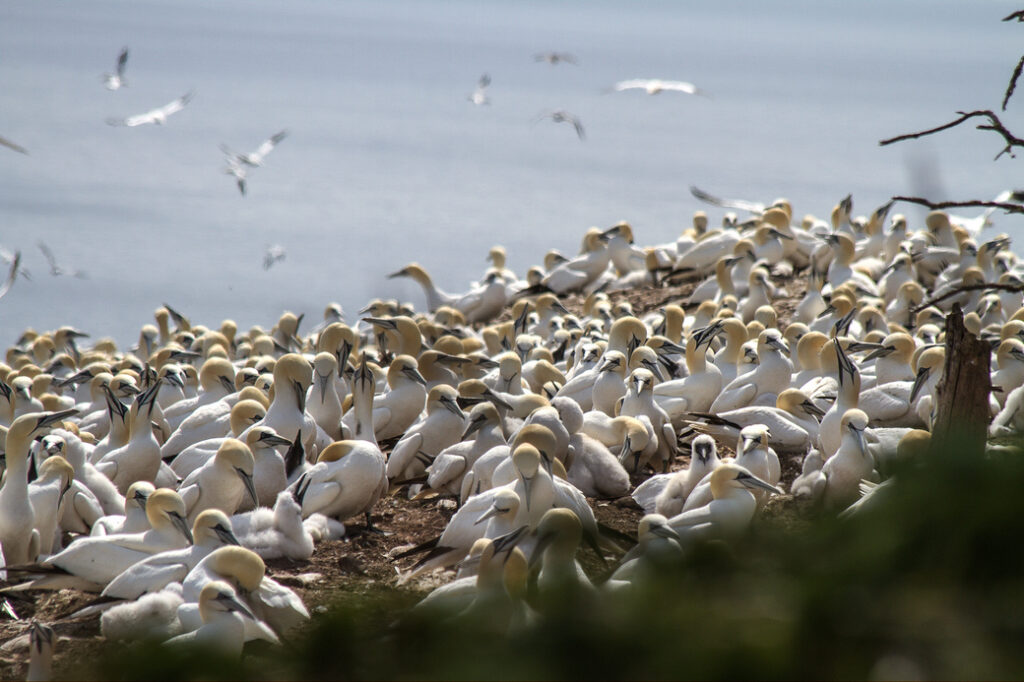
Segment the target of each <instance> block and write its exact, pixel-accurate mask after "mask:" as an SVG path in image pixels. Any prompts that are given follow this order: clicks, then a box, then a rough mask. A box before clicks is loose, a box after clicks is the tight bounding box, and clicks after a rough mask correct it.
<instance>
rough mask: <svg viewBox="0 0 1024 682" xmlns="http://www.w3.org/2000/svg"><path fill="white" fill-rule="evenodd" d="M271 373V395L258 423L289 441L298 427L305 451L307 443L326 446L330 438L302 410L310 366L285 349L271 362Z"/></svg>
mask: <svg viewBox="0 0 1024 682" xmlns="http://www.w3.org/2000/svg"><path fill="white" fill-rule="evenodd" d="M273 373H274V399H273V401H272V402H271V403H270V407H268V408H267V414H266V416H264V417H263V419H262V420H261V421H260V422H258V424H260V425H261V426H267V427H270V428H272V429H274V432H275V433H277V435H279V436H281V437H282V438H287V439H288V440H289V441H294V440H295V439H296V438H297V437H298V434H299V432H300V431H301V432H302V434H303V436H304V438H305V439H306V441H305V442H304V445H305V446H306V447H307V451H308V449H309V446H311V445H315V446H316V447H317V448H318V449H319V450H322V449H323V448H325V447H327V445H329V444H330V443H331V442H332V441H331V438H330V436H328V435H327V434H325V433H324V432H323V430H322V429H321V428H320V427H319V426H317V423H316V421H315V420H314V419H313V417H311V416H309V415H308V414H306V394H307V392H308V391H309V386H310V384H311V383H312V382H313V366H312V365H311V364H310V363H309V361H308V360H307V359H306V358H304V357H302V356H301V355H299V354H297V353H287V354H285V355H282V356H281V357H280V358H278V360H277V362H276V363H274V372H273ZM249 428H252V427H249ZM246 435H248V434H246V432H245V431H243V432H242V433H241V434H239V436H238V437H239V439H243V438H245V436H246Z"/></svg>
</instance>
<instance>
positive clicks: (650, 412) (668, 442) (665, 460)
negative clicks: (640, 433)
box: [619, 368, 676, 471]
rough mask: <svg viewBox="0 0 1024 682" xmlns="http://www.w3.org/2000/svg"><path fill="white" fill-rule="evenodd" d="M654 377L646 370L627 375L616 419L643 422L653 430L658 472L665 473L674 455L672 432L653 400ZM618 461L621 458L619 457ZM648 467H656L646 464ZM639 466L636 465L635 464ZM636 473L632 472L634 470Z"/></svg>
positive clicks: (663, 411) (666, 418) (638, 370)
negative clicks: (645, 421) (620, 417)
mask: <svg viewBox="0 0 1024 682" xmlns="http://www.w3.org/2000/svg"><path fill="white" fill-rule="evenodd" d="M653 386H654V374H652V373H651V371H650V370H648V369H643V368H641V369H635V370H633V372H632V373H631V374H630V375H629V381H628V382H627V389H626V395H625V397H624V398H623V399H622V405H621V407H620V410H619V415H620V416H624V417H634V418H637V419H640V420H641V421H643V420H644V419H646V420H647V421H648V422H649V423H650V424H651V427H652V428H653V432H654V437H655V439H656V441H657V446H658V447H657V458H658V460H659V463H660V465H661V468H662V471H668V467H669V464H670V462H671V461H672V458H673V457H675V455H676V432H675V430H674V429H673V428H672V422H671V421H670V420H669V418H668V414H667V413H666V412H665V410H663V409H662V408H661V407H660V406H659V405H658V404H657V402H655V400H654V392H653ZM620 457H621V455H620ZM648 463H649V464H651V466H656V463H655V462H653V461H649V462H648ZM637 466H640V462H637ZM634 471H636V469H634Z"/></svg>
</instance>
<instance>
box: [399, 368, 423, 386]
mask: <svg viewBox="0 0 1024 682" xmlns="http://www.w3.org/2000/svg"><path fill="white" fill-rule="evenodd" d="M402 374H404V375H405V376H407V377H409V378H410V379H411V380H412V381H415V382H416V383H417V384H419V385H421V386H426V385H427V380H426V379H424V378H423V375H422V374H420V372H419V370H417V369H416V368H415V367H406V368H405V369H403V370H402Z"/></svg>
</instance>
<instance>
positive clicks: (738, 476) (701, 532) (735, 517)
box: [668, 463, 783, 541]
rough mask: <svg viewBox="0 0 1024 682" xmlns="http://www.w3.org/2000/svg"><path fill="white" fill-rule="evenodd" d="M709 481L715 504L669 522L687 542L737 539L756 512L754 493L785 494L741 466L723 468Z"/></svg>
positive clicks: (684, 514) (729, 465)
mask: <svg viewBox="0 0 1024 682" xmlns="http://www.w3.org/2000/svg"><path fill="white" fill-rule="evenodd" d="M709 479H710V487H711V495H712V497H713V499H712V501H711V502H710V503H708V504H706V505H704V506H703V507H698V508H696V509H691V510H689V511H684V512H682V513H681V514H677V515H676V516H673V517H672V518H670V519H669V520H668V524H669V526H670V527H671V528H672V529H673V530H674V531H676V533H678V534H679V536H680V537H681V538H682V539H683V540H684V541H688V540H694V539H708V538H730V537H735V536H737V535H739V534H740V533H742V532H743V531H744V529H746V527H747V526H748V525H749V523H750V520H751V519H752V518H753V517H754V513H755V512H756V511H757V500H756V499H755V497H754V494H753V493H752V492H751V491H752V490H765V491H768V492H771V493H775V494H777V495H781V494H783V492H782V491H781V490H779V489H778V488H776V487H775V486H773V485H771V484H769V483H766V482H765V481H762V480H761V479H759V478H758V477H756V476H754V475H753V474H752V473H750V472H749V471H747V470H746V469H744V468H743V467H741V466H739V465H738V464H732V463H726V464H722V465H721V466H719V467H718V468H717V469H715V470H714V471H713V472H711V475H710V477H709Z"/></svg>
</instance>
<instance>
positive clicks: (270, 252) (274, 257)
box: [263, 244, 286, 270]
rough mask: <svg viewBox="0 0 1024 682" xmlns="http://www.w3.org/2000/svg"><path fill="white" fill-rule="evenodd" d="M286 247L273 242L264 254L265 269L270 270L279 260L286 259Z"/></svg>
mask: <svg viewBox="0 0 1024 682" xmlns="http://www.w3.org/2000/svg"><path fill="white" fill-rule="evenodd" d="M285 255H286V254H285V251H284V247H283V246H281V245H280V244H271V245H270V246H268V247H267V250H266V252H265V253H264V254H263V269H264V270H269V269H270V268H271V266H273V265H274V263H276V262H277V261H279V260H284V257H285Z"/></svg>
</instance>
